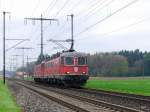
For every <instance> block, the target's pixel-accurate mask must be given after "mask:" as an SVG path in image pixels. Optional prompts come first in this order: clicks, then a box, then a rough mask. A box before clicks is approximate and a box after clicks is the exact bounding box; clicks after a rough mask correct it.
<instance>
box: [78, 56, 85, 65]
mask: <svg viewBox="0 0 150 112" xmlns="http://www.w3.org/2000/svg"><path fill="white" fill-rule="evenodd" d="M85 64H87V58H86V57H78V65H85Z"/></svg>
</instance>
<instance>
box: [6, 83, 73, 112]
mask: <svg viewBox="0 0 150 112" xmlns="http://www.w3.org/2000/svg"><path fill="white" fill-rule="evenodd" d="M8 86H9V88H10V90H11V91H12V94H13V95H14V96H15V97H16V102H17V104H18V105H20V106H21V107H22V108H23V112H74V111H73V110H70V109H68V108H66V107H63V106H61V105H59V104H58V103H56V102H54V101H51V100H48V99H46V98H44V97H42V96H41V95H39V94H37V93H35V92H33V91H30V90H28V89H26V88H24V87H22V86H19V85H17V84H16V83H14V82H12V81H8Z"/></svg>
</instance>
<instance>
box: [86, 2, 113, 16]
mask: <svg viewBox="0 0 150 112" xmlns="http://www.w3.org/2000/svg"><path fill="white" fill-rule="evenodd" d="M113 1H114V0H111V1H109V2H108V3H106V4H105V5H104V6H102V7H100V6H101V5H103V3H105V2H103V3H102V4H100V5H98V6H97V7H95V8H94V9H93V10H91V11H90V12H89V13H87V14H86V15H85V17H90V16H92V15H93V14H94V11H95V10H96V9H98V11H96V12H99V11H100V10H102V9H103V8H105V7H107V6H109V5H110V4H111V3H113Z"/></svg>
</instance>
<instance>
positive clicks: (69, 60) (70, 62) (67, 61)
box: [65, 57, 74, 65]
mask: <svg viewBox="0 0 150 112" xmlns="http://www.w3.org/2000/svg"><path fill="white" fill-rule="evenodd" d="M65 65H74V58H73V57H66V58H65Z"/></svg>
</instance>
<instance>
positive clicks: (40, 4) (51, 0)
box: [0, 0, 150, 68]
mask: <svg viewBox="0 0 150 112" xmlns="http://www.w3.org/2000/svg"><path fill="white" fill-rule="evenodd" d="M132 1H134V0H0V11H1V12H2V11H10V12H11V19H9V15H7V16H6V17H7V19H6V22H7V24H6V26H7V27H6V35H7V38H30V39H31V41H29V42H28V41H27V42H25V43H23V44H20V45H19V46H20V47H21V46H27V47H33V48H34V50H30V51H26V52H25V55H26V56H27V55H28V56H29V57H37V56H38V54H39V53H40V46H38V44H39V43H40V22H38V21H35V25H33V24H32V21H27V25H25V24H24V18H25V17H40V15H41V14H43V16H44V17H47V18H54V17H55V18H57V19H59V25H58V24H57V23H56V22H51V24H49V22H44V43H45V44H46V45H45V46H44V53H48V54H53V53H55V52H57V51H61V49H57V50H54V49H53V47H56V45H54V44H53V43H50V42H47V40H48V39H50V38H53V39H67V38H70V19H69V18H68V21H67V16H66V15H68V14H71V13H73V14H74V15H75V18H74V33H75V35H77V36H75V49H76V50H77V51H82V52H87V53H88V52H90V53H94V52H105V51H119V50H122V49H127V50H134V49H137V48H139V49H140V50H142V51H145V50H147V51H150V44H149V41H150V32H149V29H150V28H149V27H150V21H149V20H150V0H137V1H136V2H135V3H133V4H132V5H131V6H129V7H127V8H125V9H123V10H122V11H120V12H118V13H116V14H115V15H113V16H111V17H109V18H108V19H106V20H105V21H103V22H101V23H99V24H97V25H95V26H94V27H91V28H90V29H89V30H87V31H85V29H86V28H88V27H89V26H91V25H93V24H95V23H96V22H98V21H99V20H102V19H103V18H105V17H107V16H109V15H110V14H112V13H113V12H115V11H116V10H118V9H120V8H122V7H124V6H125V5H127V4H128V3H130V2H132ZM0 25H1V26H0V31H1V32H0V42H1V44H0V45H1V46H0V51H1V52H0V59H2V14H1V16H0ZM81 31H85V32H84V33H81V34H79V35H78V33H79V32H81ZM16 42H17V41H7V42H6V46H7V48H9V47H11V46H12V45H14V44H15V43H16ZM65 46H67V47H69V46H68V44H65ZM20 53H22V52H21V51H19V50H15V49H12V50H11V51H9V52H7V60H6V61H7V63H8V62H9V58H10V57H11V56H12V55H14V54H20ZM0 65H1V66H2V60H0ZM7 65H8V64H7ZM19 65H21V59H19ZM0 68H2V67H0Z"/></svg>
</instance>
